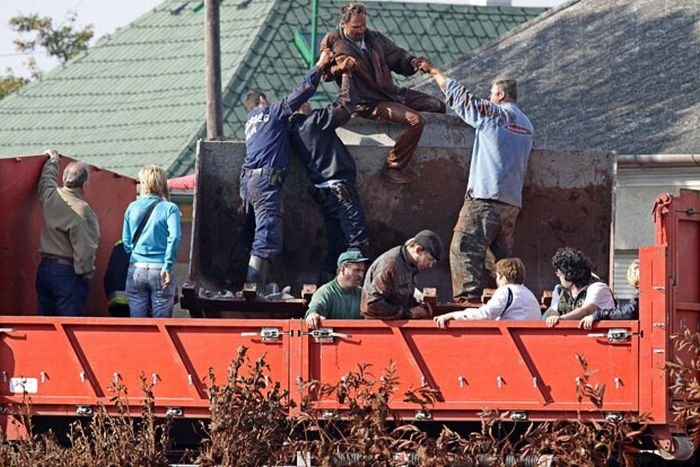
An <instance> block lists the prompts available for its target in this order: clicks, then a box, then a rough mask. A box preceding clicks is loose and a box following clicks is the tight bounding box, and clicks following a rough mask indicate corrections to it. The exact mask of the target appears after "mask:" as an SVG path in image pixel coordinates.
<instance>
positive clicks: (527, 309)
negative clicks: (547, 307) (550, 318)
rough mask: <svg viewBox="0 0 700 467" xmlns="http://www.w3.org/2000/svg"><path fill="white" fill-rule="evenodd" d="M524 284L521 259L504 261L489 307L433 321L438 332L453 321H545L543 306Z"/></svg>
mask: <svg viewBox="0 0 700 467" xmlns="http://www.w3.org/2000/svg"><path fill="white" fill-rule="evenodd" d="M524 282H525V265H524V264H523V262H522V261H521V260H520V258H505V259H502V260H500V261H499V262H497V263H496V284H498V289H496V292H495V293H494V294H493V296H492V297H491V300H489V302H488V303H487V304H485V305H482V306H481V307H479V308H467V309H465V310H461V311H453V312H452V313H446V314H444V315H440V316H436V317H435V318H433V320H434V321H435V323H436V324H437V326H438V327H439V328H445V327H447V322H448V321H450V320H453V319H460V320H467V319H486V320H497V319H502V320H539V319H541V318H542V313H541V311H540V304H539V303H538V302H537V298H535V296H534V295H533V293H532V292H531V291H530V289H528V288H527V287H525V286H524V285H523V283H524Z"/></svg>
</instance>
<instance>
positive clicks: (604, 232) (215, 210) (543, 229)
mask: <svg viewBox="0 0 700 467" xmlns="http://www.w3.org/2000/svg"><path fill="white" fill-rule="evenodd" d="M396 131H397V128H396V127H394V126H392V125H377V124H376V123H374V122H366V121H363V120H360V119H353V120H352V121H351V122H350V124H349V125H348V127H347V128H344V129H341V130H339V132H338V133H339V134H340V135H341V137H342V138H343V140H344V141H345V142H346V144H347V145H348V148H349V149H350V151H351V153H352V154H353V156H354V157H355V160H356V163H357V168H358V181H357V184H358V189H359V192H360V196H361V198H362V201H363V204H364V209H365V214H366V217H367V222H368V226H369V236H370V242H371V248H370V249H371V256H372V257H373V258H375V257H376V256H378V255H379V254H381V253H382V252H383V251H385V250H387V249H388V248H391V247H393V246H395V245H398V244H400V243H402V242H403V241H405V240H406V239H407V238H408V237H410V236H411V235H413V234H415V233H416V232H418V231H419V230H421V229H425V228H430V229H433V230H435V231H436V232H437V233H438V234H439V235H440V236H441V237H442V239H443V241H444V243H445V247H446V251H445V254H444V258H443V259H442V260H441V261H440V263H439V267H438V268H437V270H434V271H429V272H427V273H422V274H421V275H420V276H419V278H420V279H419V280H420V285H421V286H436V287H438V294H439V300H440V301H443V302H446V301H450V300H451V285H450V274H449V259H448V257H449V252H448V251H447V250H448V248H449V244H450V240H451V238H452V229H453V227H454V224H455V221H456V219H457V215H458V213H459V210H460V208H461V206H462V202H463V199H464V193H465V189H466V179H467V172H468V168H469V161H470V154H471V144H472V140H473V132H472V131H471V130H470V129H469V127H467V126H466V125H464V124H463V123H462V122H461V121H460V120H459V119H457V118H456V117H451V116H440V115H437V116H436V115H430V116H428V117H427V118H426V128H425V131H424V134H423V137H422V139H421V143H420V146H419V148H418V150H417V152H416V156H415V157H414V159H413V161H412V162H411V166H410V167H411V168H412V170H414V171H415V172H416V173H417V175H418V177H417V179H416V181H415V182H413V183H411V184H408V185H394V184H389V183H386V182H384V181H383V180H382V179H381V178H380V175H379V172H380V170H381V168H382V165H383V163H384V161H385V159H386V154H387V151H388V149H389V147H390V145H391V144H392V138H393V137H395V136H396ZM244 154H245V147H244V144H243V143H240V142H203V143H201V146H200V151H199V155H198V165H197V167H198V174H197V177H198V178H197V188H196V195H195V198H196V199H195V214H194V227H193V231H194V234H193V242H192V252H191V264H190V275H189V282H190V284H191V285H193V286H195V287H198V288H205V289H209V290H219V289H221V288H223V286H224V277H223V274H224V271H225V270H226V268H227V262H228V257H229V252H230V251H231V248H232V247H233V244H234V242H235V238H236V235H237V231H238V225H239V221H240V217H241V215H240V211H239V209H240V205H241V201H240V198H239V195H238V188H239V177H238V175H239V173H240V167H241V164H242V161H243V158H244ZM613 159H614V156H613V154H610V153H603V152H575V151H570V152H567V151H549V150H544V149H535V150H534V151H533V153H532V155H531V157H530V164H529V168H528V174H527V180H526V186H525V189H524V194H523V196H524V207H523V210H522V212H521V215H520V218H519V221H518V226H517V234H516V245H515V251H514V254H515V255H517V256H520V257H521V258H523V260H524V261H525V264H526V266H527V269H528V279H527V284H528V285H529V286H530V287H531V288H532V289H533V290H534V291H535V292H536V293H537V294H538V295H539V294H540V293H541V291H542V290H545V289H546V290H549V289H551V288H552V286H553V284H554V283H555V281H556V277H555V276H554V274H553V272H552V270H551V269H552V268H551V265H550V260H551V256H552V254H553V253H554V251H555V250H556V249H557V248H558V247H560V246H564V245H571V246H574V247H577V248H581V249H582V250H584V251H585V252H587V253H588V254H589V255H590V256H591V258H592V259H593V261H594V263H595V265H596V270H597V272H598V273H599V274H600V275H601V276H602V277H603V278H604V279H607V275H608V263H609V251H610V232H611V214H612V186H613ZM307 186H308V179H307V177H306V174H305V171H304V169H303V167H302V166H301V164H300V163H299V161H298V159H297V158H296V157H292V163H291V167H290V173H289V176H288V178H287V181H286V182H285V185H284V250H283V253H282V255H281V257H280V258H278V260H277V261H276V264H275V266H274V269H273V277H272V279H273V280H275V281H277V282H279V283H280V285H286V284H289V285H292V286H293V292H294V294H295V295H297V296H298V293H299V290H300V288H301V285H302V284H303V283H307V282H316V277H317V274H318V270H319V266H320V263H321V260H322V258H323V255H324V254H325V239H324V234H323V233H324V229H323V222H322V217H321V215H320V212H319V209H318V207H317V205H316V204H315V203H314V202H313V200H312V199H311V198H310V196H309V195H308V190H307ZM236 279H237V280H241V275H240V273H239V275H238V277H237V278H236Z"/></svg>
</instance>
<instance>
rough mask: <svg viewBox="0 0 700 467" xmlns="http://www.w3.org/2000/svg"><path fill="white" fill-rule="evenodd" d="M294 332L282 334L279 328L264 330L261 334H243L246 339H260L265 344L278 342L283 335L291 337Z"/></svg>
mask: <svg viewBox="0 0 700 467" xmlns="http://www.w3.org/2000/svg"><path fill="white" fill-rule="evenodd" d="M292 334H293V333H292V331H289V332H282V331H280V329H279V328H262V329H261V330H260V332H242V333H241V336H244V337H260V338H261V339H262V341H263V342H277V341H279V340H280V339H282V336H283V335H287V336H291V335H292Z"/></svg>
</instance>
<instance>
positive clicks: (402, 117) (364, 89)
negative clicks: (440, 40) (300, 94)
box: [321, 2, 445, 183]
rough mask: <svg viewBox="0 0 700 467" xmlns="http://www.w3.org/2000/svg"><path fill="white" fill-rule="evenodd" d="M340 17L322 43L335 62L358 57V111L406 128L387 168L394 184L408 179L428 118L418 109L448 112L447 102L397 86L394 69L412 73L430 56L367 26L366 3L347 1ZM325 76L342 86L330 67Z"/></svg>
mask: <svg viewBox="0 0 700 467" xmlns="http://www.w3.org/2000/svg"><path fill="white" fill-rule="evenodd" d="M340 16H341V17H340V25H339V27H338V29H337V30H335V31H331V32H329V33H328V34H326V36H325V37H324V38H323V41H322V43H321V44H322V46H321V47H322V48H323V47H328V48H329V49H330V50H331V51H332V52H333V55H334V60H336V61H341V60H343V58H344V57H347V56H350V57H353V58H354V59H355V60H356V61H357V67H356V69H355V71H353V84H354V85H355V88H356V91H357V95H358V99H357V105H355V107H354V108H353V113H354V114H357V115H359V116H361V117H363V118H367V119H371V120H383V121H389V122H394V123H398V124H400V125H402V126H403V127H404V130H403V132H402V133H401V134H400V135H399V137H398V138H397V139H396V143H395V145H394V147H393V148H392V149H391V151H390V152H389V156H388V158H387V162H386V166H385V167H384V171H383V173H384V175H385V177H386V178H387V179H388V180H389V181H390V182H392V183H408V182H410V181H412V179H413V177H412V176H411V175H410V174H409V173H407V172H406V171H405V170H404V169H405V168H406V166H407V165H408V163H409V162H410V160H411V158H412V157H413V153H414V152H415V150H416V147H417V146H418V140H419V139H420V136H421V134H422V133H423V125H424V121H423V117H422V116H421V114H420V113H419V111H426V112H439V113H445V104H444V103H443V102H442V101H440V100H439V99H436V98H434V97H432V96H429V95H427V94H423V93H422V92H418V91H414V90H412V89H407V88H401V87H398V86H396V84H395V83H394V79H393V77H392V76H391V72H392V71H393V72H394V73H398V74H401V75H404V76H411V75H413V74H414V73H415V72H416V71H418V69H419V68H420V65H421V64H422V63H423V62H424V61H425V60H426V59H425V58H424V57H416V56H414V55H412V54H411V53H409V52H407V51H406V50H404V49H402V48H400V47H398V46H397V45H396V44H394V43H393V42H392V41H391V40H390V39H389V38H387V37H386V36H384V35H382V34H381V33H379V32H376V31H371V30H369V29H367V21H366V9H365V6H364V5H363V4H362V3H358V2H352V3H348V4H346V5H343V6H342V7H341V9H340ZM324 79H326V81H330V80H332V79H334V80H335V81H336V82H337V83H338V85H339V86H340V79H341V74H339V73H337V72H336V71H335V69H334V68H333V67H331V71H330V73H326V74H325V75H324Z"/></svg>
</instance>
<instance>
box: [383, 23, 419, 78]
mask: <svg viewBox="0 0 700 467" xmlns="http://www.w3.org/2000/svg"><path fill="white" fill-rule="evenodd" d="M375 34H376V35H377V39H378V40H379V41H380V43H381V46H382V49H383V50H384V58H385V59H386V64H387V66H388V67H389V69H390V70H391V71H393V72H394V73H398V74H400V75H404V76H411V75H413V74H415V72H416V70H414V69H413V67H412V66H411V60H413V59H414V58H416V57H415V56H413V55H412V54H411V53H409V52H408V51H406V50H404V49H402V48H401V47H399V46H398V45H396V44H394V42H393V41H392V40H391V39H389V38H388V37H386V36H384V35H383V34H381V33H378V32H375Z"/></svg>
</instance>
